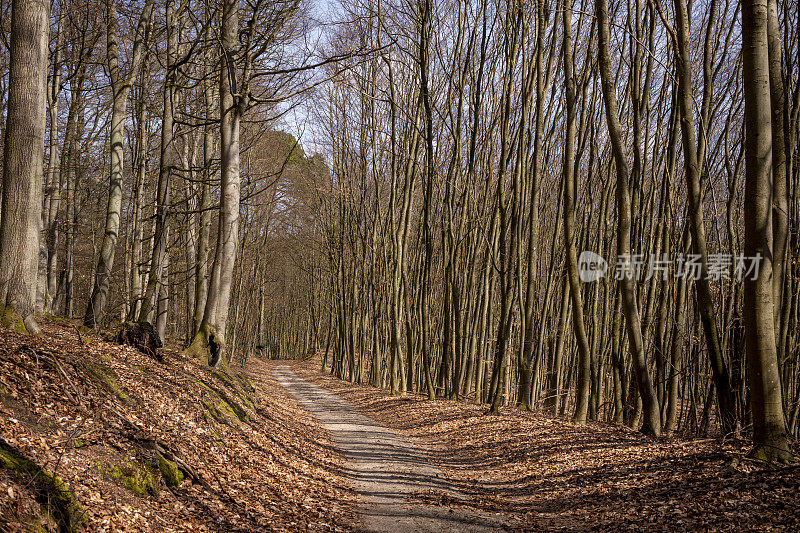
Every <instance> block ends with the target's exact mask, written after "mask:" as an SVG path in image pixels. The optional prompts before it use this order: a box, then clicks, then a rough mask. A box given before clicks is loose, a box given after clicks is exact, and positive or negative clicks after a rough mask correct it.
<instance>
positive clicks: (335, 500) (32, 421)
mask: <svg viewBox="0 0 800 533" xmlns="http://www.w3.org/2000/svg"><path fill="white" fill-rule="evenodd" d="M43 329H44V332H45V334H44V335H43V336H42V337H39V338H33V337H28V336H23V335H16V334H13V333H10V332H8V331H6V330H3V329H0V434H2V438H3V439H4V440H5V441H6V442H7V443H8V444H9V445H11V446H14V447H15V448H17V449H18V450H20V451H22V452H23V453H24V454H25V455H26V456H27V457H29V458H30V459H31V460H33V461H35V462H36V463H37V464H39V465H40V466H42V467H43V468H44V469H45V470H47V471H49V472H55V473H56V475H58V476H59V477H60V478H61V479H63V480H64V481H65V482H67V484H68V485H69V487H70V488H71V489H72V491H73V492H74V493H75V495H76V496H77V497H78V499H79V501H80V503H81V505H82V506H83V508H84V510H85V518H86V520H87V525H86V526H85V527H86V529H87V530H88V531H154V530H155V531H209V530H212V531H253V530H275V531H298V530H301V531H306V530H310V531H338V530H345V529H349V528H350V525H351V524H352V522H353V520H354V513H353V512H352V510H351V509H352V508H353V506H352V504H351V503H352V493H351V492H350V491H349V487H348V486H347V482H346V480H345V479H344V477H343V476H342V475H341V474H340V472H341V467H342V460H341V458H340V457H339V456H338V455H336V454H335V453H334V452H333V451H332V449H331V447H330V441H329V440H328V437H327V435H326V434H325V432H324V431H322V430H321V429H320V428H319V427H318V426H317V425H315V424H313V423H311V421H310V420H309V418H308V415H307V414H306V413H305V412H304V411H303V410H302V408H301V407H299V405H298V404H297V403H296V402H295V401H294V400H293V399H291V398H290V397H288V396H287V395H286V394H285V393H284V392H283V390H282V389H281V388H280V387H279V386H278V385H277V384H276V383H275V382H274V381H272V380H271V378H269V376H268V375H267V374H266V371H265V370H262V371H255V372H254V373H253V374H252V375H251V379H252V382H253V383H254V385H255V387H256V390H255V392H253V393H251V395H250V396H251V397H252V400H253V402H254V403H253V405H252V406H246V404H245V402H244V400H241V399H240V396H237V394H240V392H239V391H238V390H237V389H236V388H235V387H233V386H231V385H230V384H229V383H227V382H226V381H225V380H223V379H220V377H219V376H217V375H215V374H213V373H212V372H210V371H209V369H207V368H205V367H204V366H203V365H200V364H198V363H197V362H195V361H192V360H189V359H186V358H185V357H183V356H181V355H180V354H178V353H177V352H174V351H173V352H168V353H166V364H163V365H162V364H159V363H157V362H156V361H154V360H152V359H150V358H148V357H146V356H144V355H142V354H140V353H139V352H137V351H136V350H134V349H132V348H129V347H125V346H117V345H115V344H112V343H108V342H104V341H102V340H100V339H99V338H98V337H97V336H95V335H91V334H86V333H81V334H80V335H79V334H78V331H77V330H76V329H75V328H74V327H73V326H72V325H71V324H66V323H61V322H60V323H47V322H46V323H44V324H43ZM81 337H82V339H81ZM87 362H88V363H91V364H92V365H95V368H97V366H98V365H99V366H101V367H103V368H107V369H111V370H112V371H113V373H111V374H110V375H111V380H112V381H113V382H114V383H115V384H116V385H117V386H118V388H119V390H114V388H113V387H108V386H103V385H98V383H97V380H96V379H94V380H93V379H91V378H90V377H89V376H88V374H87V372H86V371H85V370H82V368H83V367H82V366H81V365H82V363H87ZM257 366H258V367H261V365H258V364H257ZM104 372H107V371H104ZM203 382H205V383H206V384H207V385H211V386H212V387H213V388H214V389H217V390H219V391H222V392H223V393H224V394H225V395H227V396H228V397H230V398H233V399H234V400H236V401H237V403H239V405H241V406H244V407H243V409H244V410H245V411H246V413H247V417H246V419H245V421H240V420H238V418H236V417H232V416H227V417H224V418H222V419H221V420H216V419H214V417H213V416H211V414H210V411H209V409H208V408H206V407H204V405H203V402H204V401H205V402H206V403H212V404H213V403H214V402H215V401H216V398H217V397H218V396H217V395H215V394H214V393H213V392H211V390H210V389H209V388H208V387H207V386H205V385H204V384H203ZM120 393H121V394H120ZM123 398H127V399H123ZM237 399H238V400H237ZM240 400H241V401H240ZM217 414H219V413H217ZM222 414H223V415H225V413H224V412H223V413H222ZM150 441H157V442H159V443H161V445H163V446H166V447H167V448H168V449H169V450H172V451H173V452H175V453H176V454H177V455H178V456H179V457H181V458H182V459H183V460H184V461H185V462H186V463H187V464H188V465H189V466H190V467H191V468H192V469H193V470H194V471H195V473H196V474H197V475H198V477H199V478H200V479H201V480H202V481H203V482H205V486H204V485H203V484H201V483H193V482H192V481H191V480H190V479H185V480H184V481H183V482H182V484H181V486H180V487H177V488H174V489H168V488H167V487H166V486H165V485H164V483H163V481H162V480H160V477H159V478H158V479H159V482H160V484H161V490H160V494H159V496H158V497H154V496H150V495H146V496H134V495H133V494H132V493H131V492H130V491H128V490H127V489H125V488H123V487H122V486H121V485H120V484H119V483H118V482H116V481H114V479H112V478H111V476H109V475H108V473H107V470H108V467H110V466H113V465H120V464H124V462H125V461H126V459H127V458H131V457H132V458H134V459H137V460H140V461H141V462H142V464H146V453H145V451H143V450H144V449H145V446H143V443H146V442H150ZM156 473H157V471H156ZM36 507H37V506H36V504H35V503H33V502H32V500H31V494H30V491H29V490H28V488H27V487H26V486H24V485H23V484H21V483H20V482H19V481H18V480H17V479H14V478H13V476H10V475H9V474H8V473H7V472H4V471H0V530H5V529H9V530H16V529H24V528H25V527H26V526H25V522H26V520H29V519H30V518H31V517H32V515H34V514H35V513H36V511H37V509H36Z"/></svg>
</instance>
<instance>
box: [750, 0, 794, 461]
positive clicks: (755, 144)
mask: <svg viewBox="0 0 800 533" xmlns="http://www.w3.org/2000/svg"><path fill="white" fill-rule="evenodd" d="M767 18H768V14H767V0H743V1H742V58H743V63H744V68H743V70H742V72H743V85H744V98H745V125H746V131H745V199H744V222H745V224H744V255H745V257H751V258H752V257H759V256H760V257H761V262H760V263H761V264H760V268H759V272H758V273H757V275H750V276H747V277H746V278H745V280H744V317H743V318H744V326H745V343H746V346H747V364H748V378H749V381H750V409H751V411H752V415H753V446H754V447H753V450H752V452H751V454H752V455H753V456H754V457H757V458H759V459H765V460H771V461H780V462H789V461H790V460H791V459H792V457H791V452H790V451H789V443H788V439H787V435H786V423H785V420H784V413H783V400H782V391H781V384H780V375H779V372H778V353H777V348H776V346H775V322H774V315H773V309H772V305H773V301H772V298H773V287H772V274H773V271H772V263H773V255H772V253H773V242H772V209H771V207H772V201H771V200H772V193H773V189H772V182H771V170H772V120H771V114H772V113H771V106H770V77H769V50H768V48H769V47H768V38H767V33H768V31H767V26H768V21H767Z"/></svg>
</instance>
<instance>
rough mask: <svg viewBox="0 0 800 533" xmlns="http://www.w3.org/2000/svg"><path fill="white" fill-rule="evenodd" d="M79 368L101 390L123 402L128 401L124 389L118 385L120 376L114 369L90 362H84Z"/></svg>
mask: <svg viewBox="0 0 800 533" xmlns="http://www.w3.org/2000/svg"><path fill="white" fill-rule="evenodd" d="M77 366H78V368H79V369H80V370H82V371H83V372H84V373H85V374H86V375H87V376H88V377H89V379H90V380H91V381H92V382H93V383H94V384H95V385H97V386H98V387H100V388H101V389H105V390H107V391H108V392H110V393H111V394H113V395H114V396H116V397H117V398H119V399H120V400H122V401H123V402H127V401H128V395H127V394H126V393H125V391H124V390H122V387H121V386H120V385H119V383H118V380H119V374H117V373H116V372H115V371H114V369H113V368H111V367H108V366H105V365H99V364H96V363H92V362H89V361H83V362H81V363H79V364H78V365H77Z"/></svg>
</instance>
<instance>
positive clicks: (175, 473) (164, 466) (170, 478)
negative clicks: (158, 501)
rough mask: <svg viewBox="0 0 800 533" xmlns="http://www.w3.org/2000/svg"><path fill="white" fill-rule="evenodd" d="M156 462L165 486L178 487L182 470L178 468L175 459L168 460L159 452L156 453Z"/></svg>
mask: <svg viewBox="0 0 800 533" xmlns="http://www.w3.org/2000/svg"><path fill="white" fill-rule="evenodd" d="M156 462H157V463H158V469H159V470H161V475H162V476H164V481H165V482H166V484H167V486H168V487H180V485H181V481H183V471H182V470H181V469H180V468H178V464H177V463H176V462H175V461H170V460H169V459H167V458H166V457H164V456H163V455H161V454H160V453H159V454H156Z"/></svg>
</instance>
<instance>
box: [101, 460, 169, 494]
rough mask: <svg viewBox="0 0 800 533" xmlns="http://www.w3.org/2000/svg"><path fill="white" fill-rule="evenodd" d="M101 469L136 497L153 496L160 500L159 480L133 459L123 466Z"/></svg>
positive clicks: (125, 462)
mask: <svg viewBox="0 0 800 533" xmlns="http://www.w3.org/2000/svg"><path fill="white" fill-rule="evenodd" d="M101 469H102V470H104V471H105V473H106V475H108V476H109V477H110V478H111V479H113V480H114V481H116V482H117V483H119V484H120V485H122V486H123V487H125V488H126V489H128V490H129V491H130V492H131V493H132V494H134V495H136V496H146V495H148V494H149V495H151V496H153V497H155V498H158V495H159V492H160V487H159V483H158V478H157V477H156V476H155V475H153V473H152V472H151V471H150V470H149V469H148V468H147V467H146V466H144V465H142V464H141V463H139V462H138V461H136V460H135V459H132V458H127V459H126V460H125V461H124V462H123V463H122V464H119V465H111V466H108V467H105V468H102V466H101Z"/></svg>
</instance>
